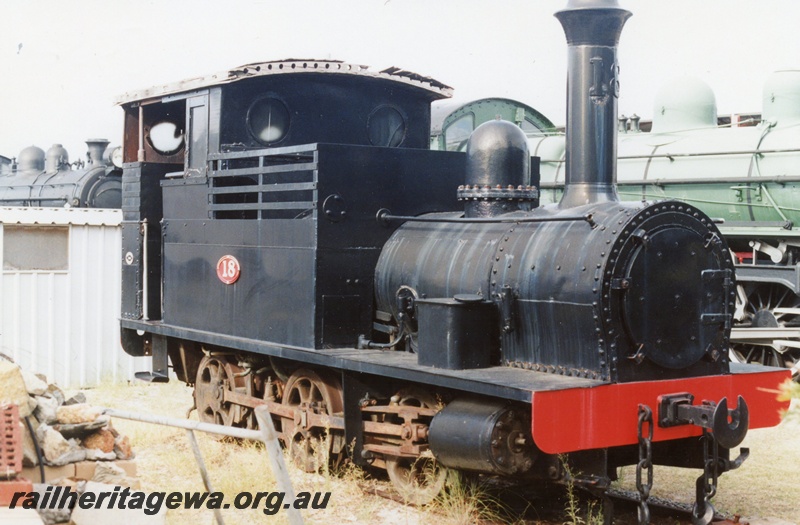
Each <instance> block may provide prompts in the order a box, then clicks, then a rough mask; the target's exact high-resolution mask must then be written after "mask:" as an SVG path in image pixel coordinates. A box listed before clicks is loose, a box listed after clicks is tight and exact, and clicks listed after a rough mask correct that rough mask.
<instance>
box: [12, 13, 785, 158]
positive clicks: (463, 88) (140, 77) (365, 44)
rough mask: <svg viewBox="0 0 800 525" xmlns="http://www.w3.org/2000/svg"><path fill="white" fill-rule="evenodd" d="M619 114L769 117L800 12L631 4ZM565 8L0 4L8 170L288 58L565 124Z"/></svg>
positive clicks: (111, 134)
mask: <svg viewBox="0 0 800 525" xmlns="http://www.w3.org/2000/svg"><path fill="white" fill-rule="evenodd" d="M620 4H621V5H622V6H623V7H625V8H627V9H629V10H630V11H632V12H633V17H632V18H631V19H630V20H629V21H628V22H627V24H626V26H625V29H624V30H623V32H622V37H621V40H620V48H619V55H618V56H619V63H620V67H621V73H620V84H621V88H620V92H621V94H620V101H619V108H620V113H623V114H626V115H630V114H631V113H634V112H635V113H637V114H638V115H640V116H642V117H644V118H646V119H647V118H651V117H652V113H653V110H652V107H653V100H654V97H655V95H656V93H657V91H658V90H659V89H660V88H661V87H662V86H664V85H665V84H666V83H668V82H672V81H675V79H677V78H679V77H682V76H685V75H689V76H694V77H696V78H699V79H701V80H703V81H704V82H706V83H707V84H708V85H709V86H710V87H711V88H712V89H713V91H714V92H715V94H716V97H717V106H718V110H719V113H720V114H725V113H731V112H756V111H760V110H761V90H762V87H763V84H764V81H765V80H766V78H767V76H768V75H769V73H770V72H771V71H774V70H778V69H800V29H798V26H797V22H798V20H800V2H798V1H797V0H669V1H654V0H621V2H620ZM565 5H566V0H527V1H519V0H494V1H489V0H481V1H478V0H340V1H334V0H247V1H245V0H225V1H210V0H171V1H168V0H158V1H154V0H133V1H131V0H113V1H112V0H0V21H2V23H1V27H2V29H0V75H2V77H1V78H2V81H0V155H5V156H8V157H15V156H17V155H18V153H19V151H20V150H22V149H23V148H24V147H26V146H29V145H31V144H35V145H37V146H39V147H41V148H43V149H45V150H46V149H47V148H48V147H49V146H50V145H52V144H54V143H61V144H63V145H64V146H65V147H66V148H67V149H68V150H69V152H70V160H76V159H77V158H79V157H85V151H86V148H85V145H84V142H83V141H84V140H85V139H87V138H107V139H109V140H110V141H111V142H112V144H119V143H120V142H121V138H122V110H121V109H120V108H119V107H118V106H116V105H115V101H116V99H117V97H119V96H120V95H122V94H123V93H125V92H127V91H135V90H138V89H143V88H147V87H150V86H154V85H159V84H166V83H170V82H174V81H178V80H183V79H186V78H190V77H195V76H204V75H208V74H212V73H217V72H220V71H224V70H227V69H231V68H234V67H236V66H240V65H244V64H248V63H252V62H261V61H267V60H279V59H285V58H307V59H309V58H317V59H337V60H343V61H346V62H352V63H357V64H365V65H369V66H371V67H372V68H374V69H378V70H379V69H383V68H385V67H389V66H398V67H401V68H403V69H407V70H410V71H414V72H416V73H420V74H423V75H428V76H431V77H433V78H435V79H437V80H439V81H441V82H444V83H445V84H448V85H450V86H452V87H453V88H455V96H454V98H456V99H460V100H471V99H475V98H479V97H491V96H499V97H507V98H513V99H518V100H521V101H523V102H525V103H527V104H529V105H531V106H533V107H534V108H536V109H538V110H539V111H540V112H542V113H543V114H544V115H545V116H547V117H548V118H550V120H552V121H553V122H555V123H558V124H563V122H564V121H565V116H564V114H565V106H566V103H565V102H566V85H565V84H566V55H567V51H566V41H565V38H564V34H563V31H562V29H561V25H560V24H559V23H558V21H557V20H556V19H555V18H554V17H553V16H552V15H553V13H554V12H555V11H558V10H559V9H562V8H563V7H564V6H565Z"/></svg>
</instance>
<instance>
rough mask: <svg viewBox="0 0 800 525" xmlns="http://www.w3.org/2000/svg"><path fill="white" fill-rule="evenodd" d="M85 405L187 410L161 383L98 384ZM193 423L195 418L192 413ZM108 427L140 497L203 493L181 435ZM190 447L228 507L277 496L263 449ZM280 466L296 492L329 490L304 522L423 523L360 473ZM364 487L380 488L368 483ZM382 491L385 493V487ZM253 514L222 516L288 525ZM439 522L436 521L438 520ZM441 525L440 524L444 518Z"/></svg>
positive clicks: (177, 519) (281, 516)
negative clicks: (246, 496) (376, 493)
mask: <svg viewBox="0 0 800 525" xmlns="http://www.w3.org/2000/svg"><path fill="white" fill-rule="evenodd" d="M85 392H86V394H87V398H88V401H89V402H90V403H92V404H95V405H101V406H107V407H110V408H119V409H124V410H130V411H134V412H142V413H154V414H160V415H164V416H170V417H177V418H183V417H185V415H186V411H187V410H188V408H189V407H190V406H191V404H192V398H191V395H192V394H191V389H189V388H187V387H185V386H183V385H182V384H179V383H178V382H176V381H173V382H170V383H168V384H166V385H148V384H143V383H135V384H131V385H103V386H101V387H98V388H95V389H91V390H87V391H85ZM192 417H193V418H196V415H195V414H193V415H192ZM113 424H114V426H115V427H116V428H117V429H118V430H119V431H120V432H122V433H123V434H126V435H128V436H129V437H130V439H131V442H132V444H133V447H134V450H135V451H136V454H137V457H136V463H137V468H138V472H139V478H140V481H141V483H142V488H143V490H147V491H167V492H171V491H180V492H185V491H203V490H204V488H203V482H202V479H201V477H200V474H199V472H198V469H197V464H196V463H195V460H194V456H193V454H192V450H191V446H190V445H189V442H188V440H187V436H186V431H185V430H181V429H173V428H170V427H164V426H158V425H152V424H149V423H139V422H135V421H127V420H123V419H115V420H114V421H113ZM196 436H197V441H198V444H199V446H200V450H201V452H202V454H203V459H204V462H205V464H206V468H207V469H208V472H209V477H210V479H211V484H212V487H213V489H214V490H216V491H220V492H223V493H224V494H225V501H227V502H232V501H233V498H234V497H235V495H236V494H238V493H240V492H243V491H250V492H258V491H262V492H271V491H277V490H278V488H277V484H276V482H275V480H274V478H273V476H272V472H271V471H270V468H269V465H268V464H267V459H266V455H265V454H266V452H265V451H264V449H263V446H262V445H260V444H258V443H252V442H237V443H233V442H224V441H217V440H215V439H214V438H212V437H210V436H209V435H207V434H204V433H202V432H197V433H196ZM286 459H287V460H286V464H287V467H288V470H289V474H290V476H291V479H292V483H293V487H294V490H295V492H296V493H297V492H300V491H308V492H312V493H313V492H316V491H321V492H331V493H332V494H331V497H330V501H329V504H328V507H327V508H326V509H324V510H322V509H317V510H307V511H304V512H303V519H304V520H305V523H309V524H314V523H319V524H323V523H324V524H326V525H329V524H330V523H347V524H356V525H358V524H365V525H366V524H372V523H385V524H391V525H411V524H416V523H421V522H422V521H423V519H424V518H423V511H421V510H418V509H415V508H412V507H406V506H404V505H401V504H399V503H396V502H393V501H391V500H387V499H383V498H378V497H368V496H365V495H364V493H363V491H362V490H361V488H360V487H359V484H360V483H361V484H363V483H364V482H365V480H364V473H363V471H361V469H357V468H354V467H349V466H346V467H344V468H342V469H341V470H340V471H338V472H335V473H332V474H331V475H327V476H324V475H321V474H306V473H304V472H300V471H299V470H298V469H297V468H296V467H295V466H294V464H292V462H291V461H290V460H288V458H286ZM370 482H371V483H383V484H384V485H385V482H379V481H375V480H372V481H370ZM384 488H386V487H384ZM263 508H264V507H263V504H262V505H261V506H260V508H259V509H248V510H236V509H228V510H222V515H223V518H224V519H225V523H226V524H227V525H237V524H243V525H244V524H250V523H264V522H269V523H276V524H280V523H288V520H287V516H286V514H285V513H284V512H279V513H278V514H276V515H274V516H266V515H264V513H263V511H262V510H263ZM439 521H442V520H439ZM167 523H168V524H169V525H200V524H212V523H214V517H213V512H212V511H211V510H207V509H203V510H200V509H177V510H169V511H167ZM443 523H447V521H446V520H445V521H444V522H443Z"/></svg>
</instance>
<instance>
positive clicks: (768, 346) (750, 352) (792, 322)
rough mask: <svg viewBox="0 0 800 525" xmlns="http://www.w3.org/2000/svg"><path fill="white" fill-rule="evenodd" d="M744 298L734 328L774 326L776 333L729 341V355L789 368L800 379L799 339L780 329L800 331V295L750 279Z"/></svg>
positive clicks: (742, 361) (770, 327) (766, 327)
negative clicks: (739, 318)
mask: <svg viewBox="0 0 800 525" xmlns="http://www.w3.org/2000/svg"><path fill="white" fill-rule="evenodd" d="M743 295H744V297H746V302H745V304H744V309H743V318H742V319H741V320H740V321H739V322H738V323H737V325H735V327H734V328H752V329H756V330H758V329H764V330H769V329H774V330H775V332H777V335H778V337H769V338H763V339H755V338H753V339H751V340H747V339H746V338H745V339H744V340H742V341H732V342H731V359H732V360H733V361H736V362H739V363H755V364H761V365H766V366H777V367H782V368H790V369H792V377H793V378H794V380H795V381H797V380H798V379H800V339H798V338H796V337H792V335H794V334H791V333H787V334H786V336H785V337H781V336H780V331H789V332H795V331H797V332H800V297H798V296H797V295H795V294H794V292H792V291H791V290H790V289H789V288H786V287H785V286H781V285H779V284H775V283H751V284H747V285H745V287H744V294H743Z"/></svg>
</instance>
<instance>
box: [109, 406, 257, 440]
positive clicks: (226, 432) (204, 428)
mask: <svg viewBox="0 0 800 525" xmlns="http://www.w3.org/2000/svg"><path fill="white" fill-rule="evenodd" d="M101 410H102V411H103V414H107V415H109V416H111V417H118V418H120V419H130V420H131V421H141V422H143V423H153V424H155V425H164V426H167V427H175V428H183V429H185V430H199V431H201V432H208V433H209V434H218V435H220V436H228V437H232V438H239V439H252V440H257V441H261V432H259V431H258V430H248V429H246V428H235V427H226V426H223V425H214V424H213V423H203V422H202V421H191V420H188V419H177V418H174V417H167V416H158V415H152V414H139V413H138V412H129V411H127V410H117V409H116V408H101Z"/></svg>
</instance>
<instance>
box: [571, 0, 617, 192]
mask: <svg viewBox="0 0 800 525" xmlns="http://www.w3.org/2000/svg"><path fill="white" fill-rule="evenodd" d="M555 16H556V18H558V20H559V22H561V25H562V26H563V27H564V33H565V34H566V36H567V44H568V46H569V57H568V58H569V62H568V68H569V71H568V74H567V125H566V131H567V141H566V180H565V188H564V196H563V197H562V198H561V202H560V203H559V207H560V208H570V207H573V206H580V205H583V204H589V203H596V202H607V201H617V200H619V198H618V197H617V188H616V182H617V130H616V126H617V97H618V96H619V80H618V78H617V75H618V72H619V67H618V66H617V43H618V42H619V35H620V33H621V32H622V26H623V25H625V21H626V20H627V19H628V17H630V16H631V13H630V11H627V10H625V9H622V8H621V7H619V4H618V2H617V0H569V2H568V3H567V7H566V8H565V9H564V10H562V11H559V12H557V13H556V14H555Z"/></svg>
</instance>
